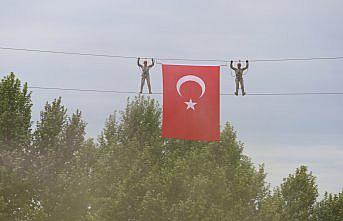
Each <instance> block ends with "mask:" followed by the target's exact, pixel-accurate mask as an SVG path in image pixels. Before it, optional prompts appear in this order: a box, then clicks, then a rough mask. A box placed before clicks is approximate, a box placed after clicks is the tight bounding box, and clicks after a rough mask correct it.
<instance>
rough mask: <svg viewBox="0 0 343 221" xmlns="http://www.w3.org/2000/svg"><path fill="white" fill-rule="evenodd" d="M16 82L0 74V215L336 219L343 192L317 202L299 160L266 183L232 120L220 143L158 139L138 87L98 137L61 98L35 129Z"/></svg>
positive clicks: (34, 220) (42, 219)
mask: <svg viewBox="0 0 343 221" xmlns="http://www.w3.org/2000/svg"><path fill="white" fill-rule="evenodd" d="M21 88H22V87H21V84H20V81H19V80H18V79H16V78H15V76H14V74H10V75H8V76H6V77H5V78H4V79H3V80H2V81H1V83H0V96H1V97H0V98H1V100H0V147H1V148H0V221H2V220H4V221H9V220H11V221H12V220H15V221H19V220H20V221H112V220H225V221H231V220H232V221H247V220H249V221H297V220H298V221H305V220H318V221H323V220H325V221H326V220H328V221H331V220H335V221H336V220H342V213H343V212H342V211H343V205H342V202H343V200H342V196H343V193H340V194H338V195H332V194H326V195H325V197H324V199H323V200H322V201H320V202H318V203H316V199H317V195H318V193H317V186H316V183H315V177H314V176H313V175H312V173H311V172H308V171H307V168H306V167H305V166H301V167H300V168H298V169H296V171H295V173H294V174H291V175H289V176H288V177H287V178H285V179H284V181H283V183H282V184H281V186H279V187H276V188H275V189H274V191H271V190H270V189H269V186H268V185H267V184H266V182H265V177H266V174H265V172H264V166H263V165H261V166H258V167H256V166H254V165H253V163H252V162H251V160H250V159H249V157H248V156H246V155H244V154H243V147H244V146H243V144H242V143H241V142H240V141H238V139H237V135H236V132H235V131H234V129H233V127H232V126H231V125H230V124H226V125H224V127H223V130H222V132H221V139H220V142H218V143H214V142H191V141H182V140H175V139H162V138H161V108H160V106H159V104H158V103H157V102H156V101H155V100H154V99H150V98H145V97H143V96H140V97H136V98H135V99H133V100H128V103H127V106H126V108H125V110H124V111H122V112H120V113H119V114H117V113H114V114H112V115H110V117H109V118H108V119H107V121H106V123H105V128H104V129H103V131H102V133H101V134H100V136H99V138H98V142H97V143H95V142H94V141H93V140H91V139H88V140H87V139H86V138H85V127H86V123H85V122H84V120H83V119H82V113H81V111H79V110H77V111H76V112H75V113H73V114H72V115H71V116H69V115H68V114H67V109H66V108H65V107H64V106H63V105H62V99H61V98H57V99H55V100H54V101H53V102H51V103H46V105H45V107H44V109H43V111H42V112H41V115H40V120H39V121H38V122H37V127H36V130H35V131H34V132H33V133H32V134H31V131H30V127H31V106H32V104H31V98H30V93H29V92H28V91H27V85H26V84H25V85H24V87H23V88H22V89H21ZM9 118H10V119H11V120H12V119H13V121H9V120H8V119H9Z"/></svg>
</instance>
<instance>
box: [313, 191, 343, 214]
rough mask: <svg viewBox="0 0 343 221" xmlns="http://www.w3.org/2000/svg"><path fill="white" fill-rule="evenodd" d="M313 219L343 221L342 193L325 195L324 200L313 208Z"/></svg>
mask: <svg viewBox="0 0 343 221" xmlns="http://www.w3.org/2000/svg"><path fill="white" fill-rule="evenodd" d="M315 218H316V220H318V221H339V220H343V192H340V193H339V194H331V193H330V194H329V193H325V195H324V199H323V200H322V201H320V202H319V203H317V205H316V207H315Z"/></svg>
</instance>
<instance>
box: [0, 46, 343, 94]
mask: <svg viewBox="0 0 343 221" xmlns="http://www.w3.org/2000/svg"><path fill="white" fill-rule="evenodd" d="M0 50H9V51H24V52H37V53H50V54H63V55H78V56H91V57H106V58H118V59H138V57H136V56H124V55H111V54H95V53H81V52H71V51H54V50H42V49H28V48H13V47H2V46H0ZM142 59H150V58H146V57H145V58H142ZM155 59H157V60H159V61H162V60H164V61H199V62H224V63H226V64H225V65H220V66H227V63H228V62H230V61H229V60H220V59H191V58H155ZM314 60H343V56H337V57H307V58H305V57H304V58H277V59H250V60H249V61H250V62H284V61H314ZM238 61H240V60H238ZM235 62H237V61H235ZM156 63H157V64H161V63H160V62H156ZM29 88H31V89H39V90H59V91H73V92H93V93H115V94H139V93H138V92H135V91H117V90H98V89H80V88H60V87H41V86H32V87H29ZM152 94H159V95H162V94H163V93H162V92H157V93H152ZM220 95H221V96H234V95H235V94H231V93H221V94H220ZM247 95H252V96H299V95H343V92H337V91H333V92H282V93H269V92H268V93H249V94H247Z"/></svg>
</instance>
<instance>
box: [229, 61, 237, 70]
mask: <svg viewBox="0 0 343 221" xmlns="http://www.w3.org/2000/svg"><path fill="white" fill-rule="evenodd" d="M230 68H231V69H233V70H235V71H236V70H237V68H235V67H234V66H233V61H231V62H230Z"/></svg>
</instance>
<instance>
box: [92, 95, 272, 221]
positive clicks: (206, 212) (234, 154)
mask: <svg viewBox="0 0 343 221" xmlns="http://www.w3.org/2000/svg"><path fill="white" fill-rule="evenodd" d="M160 117H161V111H160V108H159V106H158V105H157V104H156V103H155V101H154V100H151V99H145V98H142V97H140V98H136V99H135V100H133V101H130V102H129V103H128V105H127V107H126V110H125V111H124V112H122V114H121V119H120V120H119V121H118V122H117V121H116V120H115V117H114V115H112V116H111V117H110V118H109V120H108V121H107V123H106V127H105V129H104V131H103V133H102V136H101V137H100V144H101V145H100V152H101V155H100V156H101V157H99V161H98V163H97V166H96V170H95V177H96V178H95V183H94V185H93V188H94V192H96V197H95V199H96V200H95V205H97V206H94V207H92V212H91V213H92V215H93V217H96V218H95V219H96V220H128V219H136V220H255V219H256V214H257V213H258V210H257V207H258V204H259V203H260V201H261V199H262V198H263V197H264V195H265V193H266V187H265V182H264V178H265V173H264V170H263V167H260V168H258V169H256V168H255V167H254V166H253V165H252V163H251V161H250V159H249V158H248V157H246V156H245V155H243V154H242V150H243V145H242V144H241V143H239V142H238V141H237V138H236V134H235V133H234V132H233V130H232V127H231V126H230V125H229V124H227V125H226V127H225V129H224V131H223V132H222V139H221V140H222V141H221V142H220V143H203V142H189V141H179V140H166V141H163V140H162V139H161V135H160V131H161V129H160Z"/></svg>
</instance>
